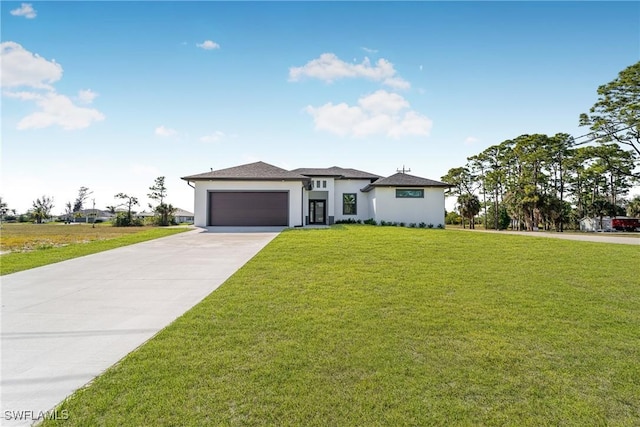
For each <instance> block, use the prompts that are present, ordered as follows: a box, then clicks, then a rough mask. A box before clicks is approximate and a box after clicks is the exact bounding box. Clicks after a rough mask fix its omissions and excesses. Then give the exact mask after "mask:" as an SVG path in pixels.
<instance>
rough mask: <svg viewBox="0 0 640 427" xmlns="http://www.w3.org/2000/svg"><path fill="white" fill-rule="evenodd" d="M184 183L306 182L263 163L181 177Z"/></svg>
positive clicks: (293, 173)
mask: <svg viewBox="0 0 640 427" xmlns="http://www.w3.org/2000/svg"><path fill="white" fill-rule="evenodd" d="M182 179H184V180H185V181H209V180H239V181H253V180H256V181H307V180H309V178H307V177H306V176H302V175H301V174H298V173H295V172H291V171H288V170H286V169H282V168H279V167H277V166H273V165H270V164H269V163H265V162H255V163H248V164H246V165H240V166H234V167H231V168H226V169H218V170H214V171H210V172H205V173H201V174H197V175H190V176H184V177H182Z"/></svg>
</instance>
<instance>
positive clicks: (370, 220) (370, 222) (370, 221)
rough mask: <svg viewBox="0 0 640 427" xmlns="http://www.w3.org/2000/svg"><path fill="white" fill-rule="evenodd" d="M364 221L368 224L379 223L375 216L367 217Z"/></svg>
mask: <svg viewBox="0 0 640 427" xmlns="http://www.w3.org/2000/svg"><path fill="white" fill-rule="evenodd" d="M364 223H365V224H367V225H378V222H377V221H376V220H375V219H373V218H369V219H365V220H364Z"/></svg>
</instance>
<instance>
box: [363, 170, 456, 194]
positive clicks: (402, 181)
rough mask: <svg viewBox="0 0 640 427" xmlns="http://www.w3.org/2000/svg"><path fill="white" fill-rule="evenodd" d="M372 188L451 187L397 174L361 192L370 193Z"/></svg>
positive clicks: (372, 184)
mask: <svg viewBox="0 0 640 427" xmlns="http://www.w3.org/2000/svg"><path fill="white" fill-rule="evenodd" d="M374 187H451V185H449V184H447V183H445V182H440V181H434V180H433V179H427V178H420V177H419V176H414V175H409V174H408V173H402V172H398V173H396V174H394V175H391V176H390V177H387V178H382V179H379V180H377V181H375V182H372V183H371V184H369V185H367V186H366V187H365V188H363V189H362V191H364V192H367V191H371V190H373V188H374Z"/></svg>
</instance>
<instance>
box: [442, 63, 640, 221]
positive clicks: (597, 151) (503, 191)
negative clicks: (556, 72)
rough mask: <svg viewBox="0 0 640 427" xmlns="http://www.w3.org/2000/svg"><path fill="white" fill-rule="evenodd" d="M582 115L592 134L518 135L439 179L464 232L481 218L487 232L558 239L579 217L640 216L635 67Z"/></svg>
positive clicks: (639, 78) (639, 88)
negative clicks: (634, 192) (539, 232)
mask: <svg viewBox="0 0 640 427" xmlns="http://www.w3.org/2000/svg"><path fill="white" fill-rule="evenodd" d="M598 95H599V98H598V101H597V102H596V104H595V105H594V106H593V107H592V108H591V109H590V110H589V113H585V114H582V115H580V125H581V126H589V129H590V132H589V133H588V134H587V135H585V136H584V137H582V139H583V140H581V139H580V138H578V139H576V138H574V137H573V136H571V135H569V134H566V133H558V134H556V135H553V136H548V135H544V134H533V135H528V134H527V135H520V136H518V137H515V138H513V139H508V140H506V141H503V142H501V143H499V144H495V145H492V146H490V147H488V148H486V149H485V150H483V151H482V152H480V153H478V154H476V155H474V156H471V157H468V158H467V162H466V164H465V165H463V166H460V167H455V168H452V169H450V170H449V171H448V172H447V174H446V175H445V176H443V177H442V178H441V179H442V180H443V181H445V182H447V183H449V184H451V185H452V188H451V189H450V190H449V191H448V194H450V195H453V196H457V197H458V200H457V205H458V211H459V213H460V215H461V216H462V220H463V226H465V223H464V221H465V219H466V220H467V221H468V223H469V227H470V228H474V226H475V218H476V216H477V215H478V214H480V213H481V212H482V218H483V221H484V225H485V227H486V228H492V229H506V228H508V227H511V228H512V229H514V230H523V229H527V230H534V229H536V228H538V227H542V228H543V229H545V230H551V229H554V230H557V231H563V230H564V229H565V227H567V226H569V227H570V228H577V226H578V222H579V220H580V219H581V218H583V217H585V216H595V217H600V218H601V219H602V217H603V216H618V215H625V214H627V215H629V216H640V197H635V198H634V199H632V200H627V199H626V198H625V197H626V196H628V194H629V190H630V189H631V188H632V187H633V186H634V185H635V184H637V183H639V182H640V173H639V172H638V165H639V164H640V62H638V63H636V64H634V65H632V66H630V67H628V68H626V69H625V70H623V71H621V72H620V73H619V75H618V77H617V78H616V79H615V80H613V81H612V82H610V83H608V84H605V85H602V86H600V87H599V88H598Z"/></svg>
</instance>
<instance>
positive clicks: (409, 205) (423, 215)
mask: <svg viewBox="0 0 640 427" xmlns="http://www.w3.org/2000/svg"><path fill="white" fill-rule="evenodd" d="M369 194H370V196H369V197H370V198H371V200H372V201H373V207H374V215H373V217H374V219H375V220H376V221H378V222H380V221H395V222H404V223H406V224H410V223H416V224H419V223H421V222H424V223H425V224H433V226H434V227H436V226H438V224H442V225H444V190H443V189H442V188H433V187H426V188H424V198H416V199H412V198H406V199H403V198H396V188H394V187H377V188H374V189H373V190H371V191H370V192H369Z"/></svg>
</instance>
